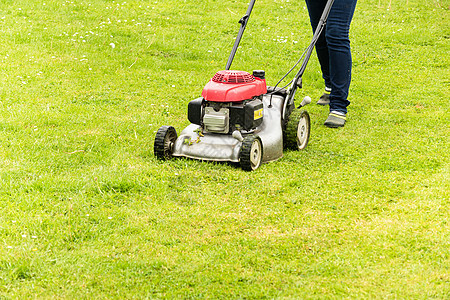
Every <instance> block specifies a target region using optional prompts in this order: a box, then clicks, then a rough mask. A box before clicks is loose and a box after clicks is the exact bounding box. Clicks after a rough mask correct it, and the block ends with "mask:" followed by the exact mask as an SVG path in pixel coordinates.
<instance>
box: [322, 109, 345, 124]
mask: <svg viewBox="0 0 450 300" xmlns="http://www.w3.org/2000/svg"><path fill="white" fill-rule="evenodd" d="M345 121H346V117H345V114H344V113H341V112H336V111H332V112H330V114H329V115H328V118H327V120H326V121H325V123H324V125H325V126H327V127H329V128H338V127H344V125H345Z"/></svg>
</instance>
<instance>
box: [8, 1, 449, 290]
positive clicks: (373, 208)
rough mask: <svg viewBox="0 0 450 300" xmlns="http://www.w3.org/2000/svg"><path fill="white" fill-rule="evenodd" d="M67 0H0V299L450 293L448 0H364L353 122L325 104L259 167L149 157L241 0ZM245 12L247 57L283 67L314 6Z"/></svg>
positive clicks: (230, 31) (177, 121)
mask: <svg viewBox="0 0 450 300" xmlns="http://www.w3.org/2000/svg"><path fill="white" fill-rule="evenodd" d="M72 2H74V3H72ZM72 2H70V3H69V2H59V3H46V5H45V6H44V5H43V4H42V2H38V1H14V2H13V1H6V2H2V4H0V9H1V12H2V14H3V15H4V16H5V18H4V19H0V26H1V29H2V31H3V32H5V33H6V34H5V35H4V36H3V37H2V43H0V45H1V46H0V54H1V57H2V59H1V60H0V61H1V64H2V68H1V72H2V75H3V76H1V77H2V79H1V82H2V89H1V91H0V95H1V99H2V100H1V103H0V107H1V108H2V109H1V118H2V121H1V122H0V140H1V143H2V148H1V150H0V158H1V160H2V164H1V167H0V179H1V180H0V187H1V188H0V207H1V208H2V212H3V213H2V215H1V216H0V224H1V225H0V238H1V246H0V277H1V279H2V284H1V285H0V293H1V295H2V296H4V297H6V298H23V297H25V298H29V297H49V298H50V297H56V296H57V297H62V298H75V297H76V298H78V297H80V298H90V297H95V298H111V297H115V298H142V297H146V296H147V297H151V298H171V297H198V298H200V297H205V298H227V297H235V298H237V297H246V298H263V297H269V298H273V297H301V298H304V297H305V298H306V297H309V298H320V297H353V298H354V297H371V298H386V297H408V298H433V297H435V298H445V297H447V296H448V295H449V293H450V289H449V280H450V278H449V270H448V265H449V256H448V251H447V249H448V246H449V243H450V237H449V234H448V232H449V224H448V214H447V212H448V209H449V205H450V204H449V195H448V190H450V188H449V181H448V174H449V169H448V142H447V140H448V133H449V132H448V105H447V102H446V101H447V98H448V89H447V88H448V82H449V78H448V75H447V74H448V72H446V70H448V66H449V61H448V58H447V56H446V55H445V53H447V52H448V50H449V44H448V34H449V28H448V26H446V25H445V22H444V23H443V20H445V17H446V16H448V10H447V9H446V7H448V5H447V4H446V3H445V2H442V1H437V2H436V1H433V2H432V1H428V2H420V1H408V4H405V3H404V2H401V1H398V2H394V3H392V5H391V7H390V8H389V10H387V8H388V2H387V1H385V2H384V3H380V2H381V1H366V2H364V3H363V2H361V3H358V9H357V13H356V15H355V20H354V23H353V27H352V42H353V43H352V47H353V53H354V79H353V82H352V91H351V92H352V94H351V97H352V99H351V100H352V106H351V107H350V113H349V123H348V124H347V125H348V126H346V127H345V128H343V129H341V130H333V131H330V130H329V129H326V128H324V127H323V126H322V122H323V120H324V119H325V117H326V111H325V110H323V109H322V108H318V107H313V106H311V107H309V108H308V111H309V112H310V114H311V117H312V134H311V141H310V145H309V146H308V148H307V149H306V150H305V151H303V152H292V151H287V152H285V156H284V158H282V159H281V160H279V161H278V162H276V163H271V164H267V165H263V166H262V168H261V169H260V170H258V171H257V172H253V173H245V172H242V171H241V170H240V169H239V168H237V167H235V166H232V165H228V164H214V163H201V162H197V161H192V160H185V159H177V160H173V161H169V162H159V161H157V160H156V159H155V158H154V156H153V138H154V134H155V131H156V130H157V128H158V127H159V126H161V125H165V124H170V125H174V126H175V127H176V128H177V130H180V129H181V128H183V127H184V126H186V125H187V118H186V107H187V103H188V101H190V100H192V99H193V98H195V97H197V96H198V95H199V93H200V91H201V89H202V87H203V85H204V84H205V83H206V82H207V81H208V80H209V79H210V78H211V76H212V75H213V74H214V72H215V71H217V70H220V69H222V68H223V67H224V64H225V62H226V59H227V56H228V53H229V50H230V49H231V46H232V43H233V39H234V37H235V34H236V31H237V28H236V21H237V19H238V18H239V16H240V14H241V12H244V11H245V9H246V4H241V3H235V2H231V1H227V2H223V3H216V2H214V1H213V2H211V1H206V2H205V1H203V2H201V3H200V2H198V1H192V2H190V3H187V2H186V3H184V4H183V5H181V6H180V5H179V1H165V2H164V3H159V4H155V3H143V2H141V1H127V3H114V2H113V3H111V2H109V1H90V2H86V3H83V2H78V1H72ZM63 4H65V5H63ZM117 4H119V6H117ZM280 6H283V9H281V8H280ZM19 8H20V10H19ZM293 15H294V16H295V18H293V17H292V16H293ZM293 19H295V21H294V22H293ZM125 20H126V22H125ZM132 20H134V21H132ZM119 21H120V22H119ZM109 22H111V23H109ZM137 23H141V24H139V25H136V24H137ZM250 23H251V24H250V25H249V27H248V29H247V31H246V34H245V37H244V39H243V41H242V46H241V48H240V49H239V52H238V55H237V56H236V60H235V62H234V65H235V67H237V68H240V69H244V70H252V69H265V70H266V72H267V78H268V81H269V84H273V83H274V82H275V81H276V79H277V78H280V77H281V76H282V75H283V74H284V72H285V71H286V70H288V69H289V67H290V66H291V65H292V63H293V62H294V61H296V59H297V58H298V56H299V55H301V52H302V47H303V46H302V45H306V43H307V42H308V40H309V38H310V28H309V24H308V20H307V16H306V11H305V10H304V9H303V7H302V6H300V8H299V7H298V5H294V3H290V2H283V3H282V4H281V3H275V2H265V1H262V2H261V3H257V5H256V6H255V10H254V12H253V14H252V19H251V22H250ZM230 24H231V25H230ZM425 24H426V26H425ZM148 25H150V26H148ZM419 25H422V26H419ZM428 25H429V26H428ZM414 26H415V27H414ZM293 27H295V29H298V32H294V34H291V32H292V28H293ZM45 28H46V29H45ZM90 31H92V32H93V33H94V34H91V33H90ZM96 34H98V35H96ZM81 35H82V36H83V38H81V37H80V36H81ZM86 35H87V36H86ZM261 36H262V38H261ZM285 40H287V41H288V42H284V41H285ZM294 41H297V42H298V43H294ZM111 43H113V44H114V48H113V46H112V45H111ZM318 70H319V69H318V64H317V61H316V60H315V59H313V60H312V61H311V63H310V64H309V66H308V70H307V72H306V74H305V78H304V83H305V84H304V85H305V86H304V91H303V93H302V94H308V95H311V96H312V97H314V98H317V97H319V96H320V94H321V91H322V83H321V78H320V74H319V73H318Z"/></svg>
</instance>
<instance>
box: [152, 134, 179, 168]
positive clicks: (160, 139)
mask: <svg viewBox="0 0 450 300" xmlns="http://www.w3.org/2000/svg"><path fill="white" fill-rule="evenodd" d="M177 137H178V135H177V131H176V130H175V128H173V127H172V126H161V127H160V128H159V129H158V132H156V136H155V145H154V149H153V150H154V152H155V156H156V157H157V158H159V159H162V160H166V159H171V158H172V153H173V144H174V143H175V141H176V139H177Z"/></svg>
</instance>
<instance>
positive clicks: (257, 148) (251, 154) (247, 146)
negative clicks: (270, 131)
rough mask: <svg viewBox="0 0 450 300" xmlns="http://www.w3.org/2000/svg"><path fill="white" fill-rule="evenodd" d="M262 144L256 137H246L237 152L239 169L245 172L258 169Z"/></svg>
mask: <svg viewBox="0 0 450 300" xmlns="http://www.w3.org/2000/svg"><path fill="white" fill-rule="evenodd" d="M262 154H263V148H262V142H261V139H260V138H259V136H257V135H248V136H246V137H245V138H244V140H243V141H242V146H241V150H240V152H239V161H240V164H241V168H242V169H243V170H245V171H254V170H256V169H258V168H259V166H260V165H261V161H262Z"/></svg>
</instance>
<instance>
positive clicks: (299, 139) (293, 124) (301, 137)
mask: <svg viewBox="0 0 450 300" xmlns="http://www.w3.org/2000/svg"><path fill="white" fill-rule="evenodd" d="M310 129H311V120H310V117H309V114H308V112H307V111H306V110H298V109H295V110H293V111H292V113H291V115H290V116H289V120H288V122H287V125H286V130H285V132H284V145H285V147H286V148H288V149H293V150H303V149H305V148H306V146H307V145H308V141H309V134H310Z"/></svg>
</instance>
